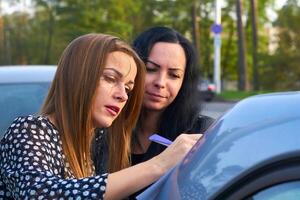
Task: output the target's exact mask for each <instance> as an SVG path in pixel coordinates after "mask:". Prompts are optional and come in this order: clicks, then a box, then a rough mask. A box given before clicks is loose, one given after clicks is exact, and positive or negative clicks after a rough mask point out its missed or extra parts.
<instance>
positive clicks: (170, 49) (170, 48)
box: [148, 42, 186, 69]
mask: <svg viewBox="0 0 300 200" xmlns="http://www.w3.org/2000/svg"><path fill="white" fill-rule="evenodd" d="M148 58H149V60H151V61H154V62H155V63H157V64H159V65H168V66H171V67H176V68H183V69H185V65H186V57H185V52H184V49H183V48H182V46H181V45H180V44H177V43H169V42H157V43H155V44H154V45H153V47H152V49H151V51H150V54H149V56H148Z"/></svg>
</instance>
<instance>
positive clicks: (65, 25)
mask: <svg viewBox="0 0 300 200" xmlns="http://www.w3.org/2000/svg"><path fill="white" fill-rule="evenodd" d="M275 1H276V0H257V1H256V2H257V14H258V24H257V29H258V67H259V75H260V78H259V79H260V80H261V86H262V89H267V90H268V89H272V90H288V89H289V90H290V89H299V88H300V82H299V80H300V67H299V64H298V63H300V55H299V54H300V53H299V48H300V36H299V32H300V30H299V29H300V28H299V27H300V26H299V25H298V23H297V22H299V19H300V13H299V12H300V8H299V3H298V0H289V1H288V3H287V4H286V5H285V6H284V7H283V8H282V9H281V10H278V11H276V12H277V14H278V19H277V21H276V22H275V23H274V24H273V25H274V26H275V28H276V29H277V31H278V37H277V38H278V39H277V42H278V48H277V50H276V51H275V52H274V53H272V52H270V51H269V48H268V45H269V42H270V38H269V37H270V36H269V34H268V32H267V31H266V28H265V26H266V24H270V23H271V22H270V19H268V17H267V15H266V13H267V12H266V10H267V9H272V8H274V7H273V6H274V2H275ZM11 2H12V4H16V3H20V2H21V1H18V0H12V1H11ZM214 2H215V1H214V0H201V1H198V0H138V1H136V0H89V1H84V0H32V3H33V7H34V9H33V11H34V12H32V13H31V12H30V13H28V12H24V11H18V12H15V13H12V14H5V15H3V14H2V16H0V65H4V64H56V63H57V61H58V59H59V56H60V55H61V53H62V51H63V49H64V48H65V47H66V46H67V44H68V43H69V42H70V41H71V40H73V39H74V38H76V37H78V36H79V35H82V34H86V33H90V32H101V33H108V34H113V35H117V36H119V37H121V38H123V39H125V40H127V41H128V42H132V40H133V39H134V37H136V36H137V34H139V33H140V32H142V31H143V30H145V29H146V28H149V27H151V26H156V25H162V26H169V27H173V28H175V29H177V30H178V31H179V32H181V33H182V34H183V35H185V36H186V37H187V38H188V39H190V40H191V41H192V42H195V41H193V37H192V36H193V34H194V33H195V32H193V18H192V8H193V6H194V7H195V8H196V13H197V14H198V16H197V18H196V24H197V25H198V27H199V32H197V33H196V34H197V36H198V41H197V43H198V44H199V47H198V51H199V58H200V61H199V67H200V69H201V73H202V74H201V75H202V76H204V77H207V78H212V76H213V64H214V63H213V56H214V54H213V51H214V49H213V34H212V33H211V30H210V29H211V26H212V24H213V23H214ZM235 3H236V1H235V0H227V1H225V4H226V5H225V7H223V8H222V27H223V32H222V48H221V72H222V73H221V74H222V79H224V80H229V81H232V80H237V77H238V74H237V69H238V46H237V39H238V38H237V37H238V36H237V26H236V14H235V12H236V7H235ZM297 3H298V4H297ZM0 6H1V4H0ZM243 17H244V19H245V20H244V29H245V30H244V31H245V38H246V49H247V52H246V60H247V65H248V70H247V73H248V77H252V76H251V73H252V65H253V63H252V48H253V46H252V45H253V44H252V42H251V40H252V37H251V34H252V28H251V16H250V3H249V1H243ZM250 81H251V80H250Z"/></svg>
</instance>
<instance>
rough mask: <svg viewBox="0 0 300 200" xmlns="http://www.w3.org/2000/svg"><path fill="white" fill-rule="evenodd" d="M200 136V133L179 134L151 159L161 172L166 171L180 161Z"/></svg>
mask: <svg viewBox="0 0 300 200" xmlns="http://www.w3.org/2000/svg"><path fill="white" fill-rule="evenodd" d="M202 136H203V135H202V134H181V135H179V136H178V137H177V138H176V139H175V141H174V142H173V143H172V144H171V145H170V146H169V147H168V148H167V149H165V150H164V151H163V152H162V153H160V154H159V155H157V156H156V157H154V158H153V159H154V160H155V161H156V163H157V165H158V166H159V167H161V169H162V170H163V172H166V171H168V170H169V169H170V168H172V167H174V166H175V165H176V164H177V163H178V162H180V161H181V160H182V159H183V157H184V156H185V155H186V154H187V153H188V152H189V151H190V150H191V148H192V147H193V146H194V144H195V143H196V142H197V141H198V140H199V139H200V138H201V137H202Z"/></svg>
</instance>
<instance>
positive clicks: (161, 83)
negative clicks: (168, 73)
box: [153, 74, 166, 88]
mask: <svg viewBox="0 0 300 200" xmlns="http://www.w3.org/2000/svg"><path fill="white" fill-rule="evenodd" d="M153 83H154V86H155V87H157V88H164V87H165V86H166V78H165V76H164V74H159V75H157V77H156V79H155V80H154V82H153Z"/></svg>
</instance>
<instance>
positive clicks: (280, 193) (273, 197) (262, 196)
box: [247, 181, 300, 200]
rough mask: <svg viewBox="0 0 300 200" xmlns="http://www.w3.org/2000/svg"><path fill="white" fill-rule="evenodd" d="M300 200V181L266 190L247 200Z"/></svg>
mask: <svg viewBox="0 0 300 200" xmlns="http://www.w3.org/2000/svg"><path fill="white" fill-rule="evenodd" d="M283 199H284V200H299V199H300V181H293V182H288V183H282V184H279V185H275V186H272V187H269V188H267V189H264V190H262V191H260V192H258V193H257V194H255V195H253V196H252V197H251V198H248V199H247V200H283Z"/></svg>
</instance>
